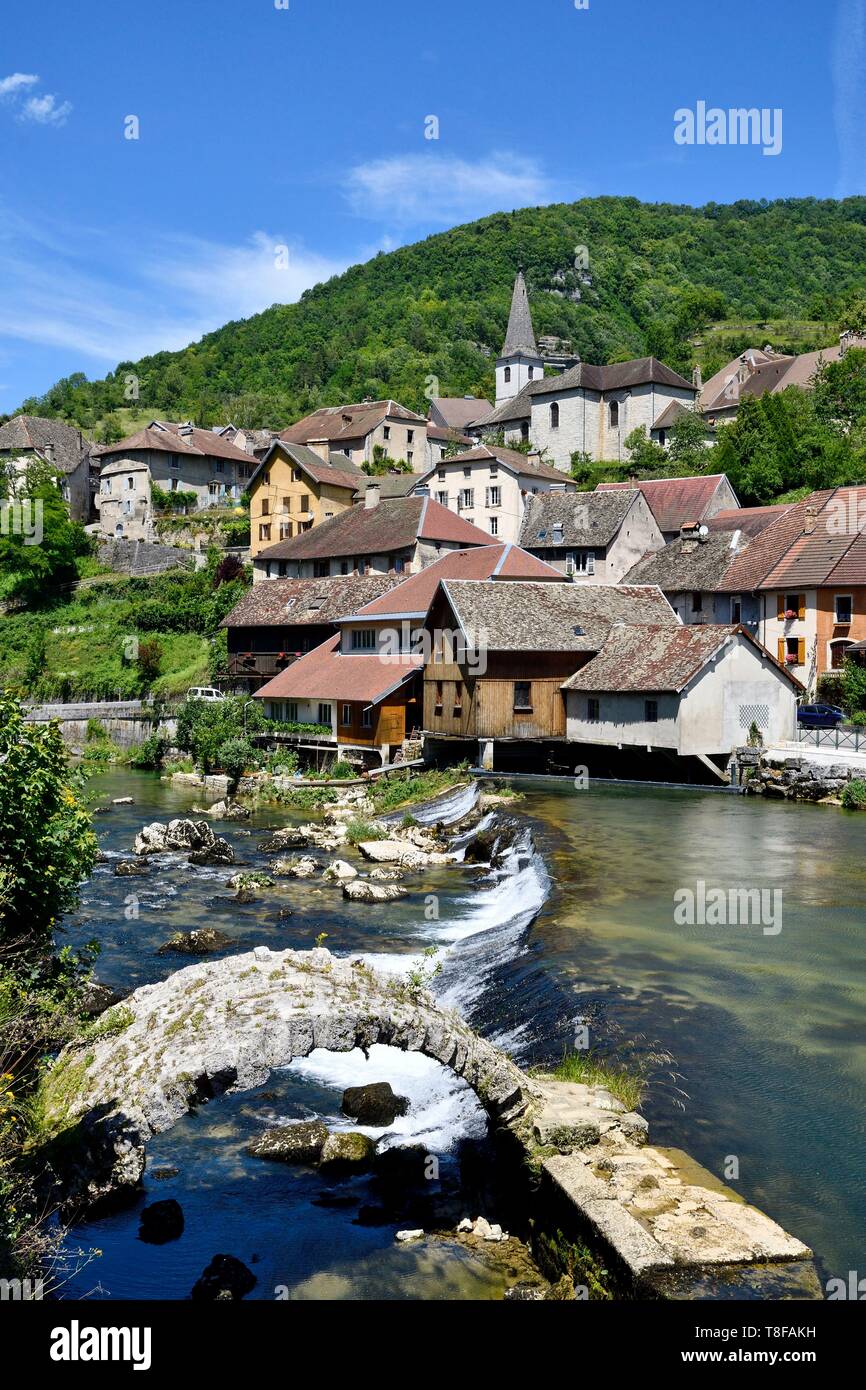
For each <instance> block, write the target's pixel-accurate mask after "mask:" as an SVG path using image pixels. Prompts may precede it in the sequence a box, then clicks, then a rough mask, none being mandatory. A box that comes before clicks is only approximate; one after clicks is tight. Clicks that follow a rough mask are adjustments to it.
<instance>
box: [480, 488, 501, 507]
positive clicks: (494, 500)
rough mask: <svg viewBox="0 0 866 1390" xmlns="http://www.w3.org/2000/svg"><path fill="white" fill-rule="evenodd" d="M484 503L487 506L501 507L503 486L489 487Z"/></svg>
mask: <svg viewBox="0 0 866 1390" xmlns="http://www.w3.org/2000/svg"><path fill="white" fill-rule="evenodd" d="M484 505H485V507H501V506H502V488H501V487H489V488H488V489H487V491H486V493H485V497H484Z"/></svg>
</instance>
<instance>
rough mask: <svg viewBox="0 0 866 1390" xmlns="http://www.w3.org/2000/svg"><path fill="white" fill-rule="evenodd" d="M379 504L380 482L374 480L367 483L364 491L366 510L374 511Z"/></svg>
mask: <svg viewBox="0 0 866 1390" xmlns="http://www.w3.org/2000/svg"><path fill="white" fill-rule="evenodd" d="M378 505H379V484H378V483H374V482H369V483H368V484H367V487H366V489H365V491H364V508H365V510H366V511H368V512H369V511H372V510H373V508H374V507H378Z"/></svg>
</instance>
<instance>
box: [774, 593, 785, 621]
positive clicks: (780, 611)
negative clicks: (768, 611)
mask: <svg viewBox="0 0 866 1390" xmlns="http://www.w3.org/2000/svg"><path fill="white" fill-rule="evenodd" d="M776 597H777V600H778V608H777V610H776V616H777V617H778V619H779V622H782V620H783V619H784V617H785V595H784V594H777V595H776Z"/></svg>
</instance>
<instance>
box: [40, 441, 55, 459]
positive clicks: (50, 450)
mask: <svg viewBox="0 0 866 1390" xmlns="http://www.w3.org/2000/svg"><path fill="white" fill-rule="evenodd" d="M42 452H43V454H44V455H45V462H46V463H53V462H54V445H53V444H43V446H42Z"/></svg>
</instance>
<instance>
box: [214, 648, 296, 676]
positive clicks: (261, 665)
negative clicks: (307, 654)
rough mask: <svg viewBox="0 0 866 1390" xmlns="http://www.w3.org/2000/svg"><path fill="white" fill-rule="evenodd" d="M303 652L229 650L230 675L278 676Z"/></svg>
mask: <svg viewBox="0 0 866 1390" xmlns="http://www.w3.org/2000/svg"><path fill="white" fill-rule="evenodd" d="M299 656H303V652H229V663H228V671H229V675H230V676H249V677H250V678H255V677H256V676H260V677H267V679H268V680H270V678H271V676H276V675H278V674H279V672H280V671H285V669H286V667H287V666H291V665H292V662H294V661H297V659H298V657H299Z"/></svg>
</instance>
